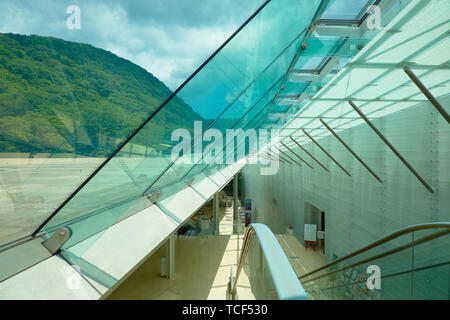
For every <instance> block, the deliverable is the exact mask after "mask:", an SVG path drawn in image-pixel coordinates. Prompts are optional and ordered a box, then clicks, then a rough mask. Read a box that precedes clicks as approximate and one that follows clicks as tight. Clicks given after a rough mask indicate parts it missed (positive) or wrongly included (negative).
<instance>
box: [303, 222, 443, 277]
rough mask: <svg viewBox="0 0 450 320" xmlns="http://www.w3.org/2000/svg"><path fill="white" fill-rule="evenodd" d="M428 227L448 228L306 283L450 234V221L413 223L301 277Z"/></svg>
mask: <svg viewBox="0 0 450 320" xmlns="http://www.w3.org/2000/svg"><path fill="white" fill-rule="evenodd" d="M426 229H447V230H444V231H442V232H438V233H436V234H433V235H430V236H427V237H424V238H422V239H419V240H416V241H414V242H412V243H409V244H407V245H404V246H401V247H398V248H396V249H392V250H389V251H386V252H384V253H382V254H378V255H376V256H373V257H370V258H365V259H362V260H360V261H357V262H355V263H353V264H351V265H350V266H346V267H343V268H341V269H340V270H334V271H331V272H329V273H326V274H323V275H320V276H318V277H316V278H314V279H310V280H308V281H305V282H304V283H306V282H310V281H313V280H316V279H318V278H323V277H326V276H328V275H330V274H333V273H336V272H338V271H341V270H343V269H348V268H351V267H353V266H356V265H359V264H362V263H364V262H367V261H371V260H374V259H378V258H380V257H383V256H387V255H390V254H393V253H396V252H398V251H401V250H404V249H406V248H409V247H411V246H413V245H414V244H420V243H424V242H427V241H430V240H432V239H435V238H437V237H440V236H443V235H445V234H448V233H450V222H432V223H422V224H416V225H413V226H409V227H405V228H402V229H399V230H397V231H394V232H392V233H390V234H388V235H386V236H384V237H382V238H380V239H378V240H376V241H374V242H372V243H370V244H368V245H367V246H365V247H362V248H360V249H358V250H355V251H353V252H352V253H349V254H347V255H345V256H343V257H342V258H339V259H336V260H334V261H333V262H330V263H328V264H325V265H323V266H322V267H320V268H317V269H315V270H313V271H311V272H308V273H306V274H304V275H302V276H300V277H299V279H304V278H306V277H309V276H311V275H313V274H315V273H317V272H319V271H321V270H324V269H326V268H329V267H331V266H333V265H336V264H338V263H340V262H342V261H345V260H348V259H350V258H352V257H355V256H357V255H359V254H361V253H363V252H366V251H368V250H370V249H373V248H375V247H378V246H380V245H382V244H385V243H386V242H389V241H391V240H393V239H395V238H398V237H400V236H402V235H404V234H407V233H411V232H414V231H419V230H426Z"/></svg>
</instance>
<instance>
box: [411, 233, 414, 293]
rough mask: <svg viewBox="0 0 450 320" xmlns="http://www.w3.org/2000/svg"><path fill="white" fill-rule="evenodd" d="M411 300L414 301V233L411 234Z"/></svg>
mask: <svg viewBox="0 0 450 320" xmlns="http://www.w3.org/2000/svg"><path fill="white" fill-rule="evenodd" d="M411 241H412V246H411V300H414V231H413V232H411Z"/></svg>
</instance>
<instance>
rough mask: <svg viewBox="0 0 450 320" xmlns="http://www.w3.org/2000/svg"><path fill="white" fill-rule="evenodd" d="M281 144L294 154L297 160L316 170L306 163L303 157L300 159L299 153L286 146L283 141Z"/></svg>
mask: <svg viewBox="0 0 450 320" xmlns="http://www.w3.org/2000/svg"><path fill="white" fill-rule="evenodd" d="M280 143H281V144H282V145H283V146H284V147H285V148H286V149H288V150H289V151H290V152H291V153H292V154H294V155H295V156H296V157H297V158H299V159H300V160H301V161H303V162H304V163H305V164H306V165H307V166H308V167H310V168H311V169H314V168H313V167H312V166H311V165H310V164H309V163H308V162H306V161H305V160H303V158H302V157H300V156H299V155H298V154H297V153H295V152H294V150H292V149H291V148H289V147H288V146H287V145H285V144H284V143H283V142H282V141H280Z"/></svg>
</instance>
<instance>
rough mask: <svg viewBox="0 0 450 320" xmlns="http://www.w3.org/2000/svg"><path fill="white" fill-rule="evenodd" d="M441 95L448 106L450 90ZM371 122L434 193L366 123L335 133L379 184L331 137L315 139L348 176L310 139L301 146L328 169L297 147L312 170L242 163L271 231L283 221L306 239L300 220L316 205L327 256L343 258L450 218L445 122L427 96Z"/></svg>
mask: <svg viewBox="0 0 450 320" xmlns="http://www.w3.org/2000/svg"><path fill="white" fill-rule="evenodd" d="M440 102H441V103H442V105H443V106H444V107H445V108H447V110H449V108H448V106H449V105H450V96H447V97H445V98H443V99H440ZM373 123H374V124H375V125H376V127H377V128H378V129H379V130H380V131H381V132H382V133H383V134H384V135H385V136H386V137H387V138H388V140H389V141H390V142H391V143H392V144H393V145H394V146H395V147H396V148H397V150H398V151H399V152H400V153H401V154H402V155H403V156H404V158H406V159H407V160H408V161H409V163H410V164H411V165H412V166H413V167H414V168H415V169H416V170H417V171H418V172H419V174H420V175H421V176H422V177H423V178H424V179H425V181H427V182H428V184H429V185H431V187H432V188H433V189H434V190H435V192H434V193H430V192H429V191H428V190H427V189H426V188H425V187H424V186H423V185H422V184H421V183H420V182H419V181H418V180H417V178H416V177H415V176H414V175H413V174H412V173H411V172H410V171H409V170H408V169H407V168H406V167H405V165H404V164H403V163H402V162H401V161H400V160H399V159H398V158H397V157H396V156H395V154H394V153H393V152H391V150H390V149H389V148H388V147H387V146H386V145H385V144H384V143H383V142H382V140H381V139H380V138H379V137H378V136H377V135H376V134H375V133H374V132H373V131H372V130H371V129H370V128H369V127H368V125H366V124H365V123H363V124H361V125H358V126H356V127H353V128H351V129H347V130H345V131H341V132H339V136H340V137H341V138H342V139H343V140H344V141H345V142H347V144H348V145H349V146H350V147H351V148H352V149H353V150H354V151H355V152H356V153H357V154H358V155H359V156H360V157H361V158H362V159H363V160H364V161H365V162H366V163H367V164H368V165H369V166H370V167H371V168H372V170H374V171H375V173H376V174H377V175H378V176H379V177H381V179H382V180H383V183H379V182H378V181H377V180H376V179H375V178H374V177H373V176H372V175H370V173H369V172H368V171H367V170H366V169H365V168H364V167H363V166H362V165H361V164H360V163H359V162H358V161H357V160H356V159H355V158H354V157H353V156H352V155H351V154H350V153H349V152H348V151H347V150H346V149H345V148H344V147H343V146H342V145H341V144H340V143H339V141H338V140H337V139H336V138H335V137H333V136H332V135H330V136H328V137H323V138H321V139H319V140H317V141H318V142H319V143H320V144H321V145H322V146H323V147H324V148H325V149H326V150H327V151H328V152H329V153H330V154H331V155H333V156H334V157H335V158H336V159H337V160H338V161H339V162H340V163H341V165H342V166H343V167H344V168H345V169H347V170H348V171H349V172H350V173H351V177H349V176H347V175H346V174H345V173H344V172H343V171H342V170H341V169H340V168H339V167H338V166H337V165H336V164H335V163H333V162H332V161H331V160H330V159H329V158H328V157H327V156H326V155H325V154H324V153H323V152H322V151H321V150H320V149H318V148H317V147H316V146H315V145H314V144H312V143H307V144H304V145H303V146H304V147H305V148H306V149H307V150H308V151H310V152H311V153H312V154H313V155H314V156H315V157H317V158H318V159H319V161H321V162H322V163H323V164H324V165H325V166H326V167H327V168H329V172H326V171H325V170H324V169H322V168H321V167H320V166H319V165H318V164H317V163H315V162H314V161H313V160H312V159H311V158H310V157H309V156H308V155H307V154H305V153H304V152H303V151H302V150H300V149H299V148H298V147H297V148H294V151H295V152H296V153H297V154H299V155H301V156H302V157H304V159H305V160H306V161H308V162H309V163H310V164H312V165H313V167H314V169H310V168H308V167H306V166H303V167H299V166H298V165H295V164H294V165H290V164H284V163H281V162H280V169H279V172H278V174H276V175H273V176H262V175H260V174H259V167H258V165H247V166H246V167H245V168H244V169H243V170H242V175H243V181H244V183H243V186H244V194H245V197H246V198H252V199H253V207H254V210H255V213H256V218H257V220H258V221H263V222H266V223H267V224H268V225H269V226H270V227H271V228H272V229H273V231H274V232H284V231H285V228H286V227H287V226H293V227H294V234H295V236H296V237H297V238H298V239H299V240H301V241H303V224H304V222H305V219H306V220H308V219H311V212H308V210H307V208H308V206H307V205H306V204H307V203H309V204H311V205H313V206H315V207H317V208H320V209H321V210H323V211H325V212H326V222H325V225H326V245H325V247H326V252H325V254H326V260H327V261H329V260H330V258H331V256H332V255H333V254H336V255H337V256H339V257H341V256H343V255H345V254H347V253H350V252H352V251H354V250H356V249H358V248H360V247H362V246H364V245H366V244H368V243H369V242H371V241H373V240H376V239H378V238H379V237H381V236H383V235H386V234H387V233H390V232H392V231H395V230H397V229H399V228H402V227H405V226H409V225H413V224H418V223H424V222H433V221H450V170H449V169H450V126H449V125H448V123H447V122H446V121H445V120H444V119H443V117H442V116H441V115H440V114H439V113H438V112H437V111H436V110H435V108H434V107H433V106H432V105H431V104H430V103H428V102H425V103H423V104H421V105H418V106H416V107H414V108H410V109H407V110H403V111H400V112H397V113H394V114H391V115H389V116H386V117H384V118H381V119H376V120H374V121H373ZM447 238H448V237H447ZM429 249H431V248H429ZM423 254H427V253H426V252H423ZM447 269H448V266H447ZM447 273H448V271H447ZM447 277H448V275H447Z"/></svg>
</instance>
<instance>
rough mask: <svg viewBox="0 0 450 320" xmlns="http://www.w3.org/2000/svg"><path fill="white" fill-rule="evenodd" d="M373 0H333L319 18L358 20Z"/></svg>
mask: <svg viewBox="0 0 450 320" xmlns="http://www.w3.org/2000/svg"><path fill="white" fill-rule="evenodd" d="M372 3H374V0H341V1H335V2H333V3H332V4H331V5H330V7H329V8H328V9H327V10H325V12H324V13H323V14H322V16H321V17H320V18H321V19H337V20H359V19H361V17H362V16H363V15H364V14H365V13H366V11H367V8H368V7H369V5H370V4H372Z"/></svg>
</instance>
